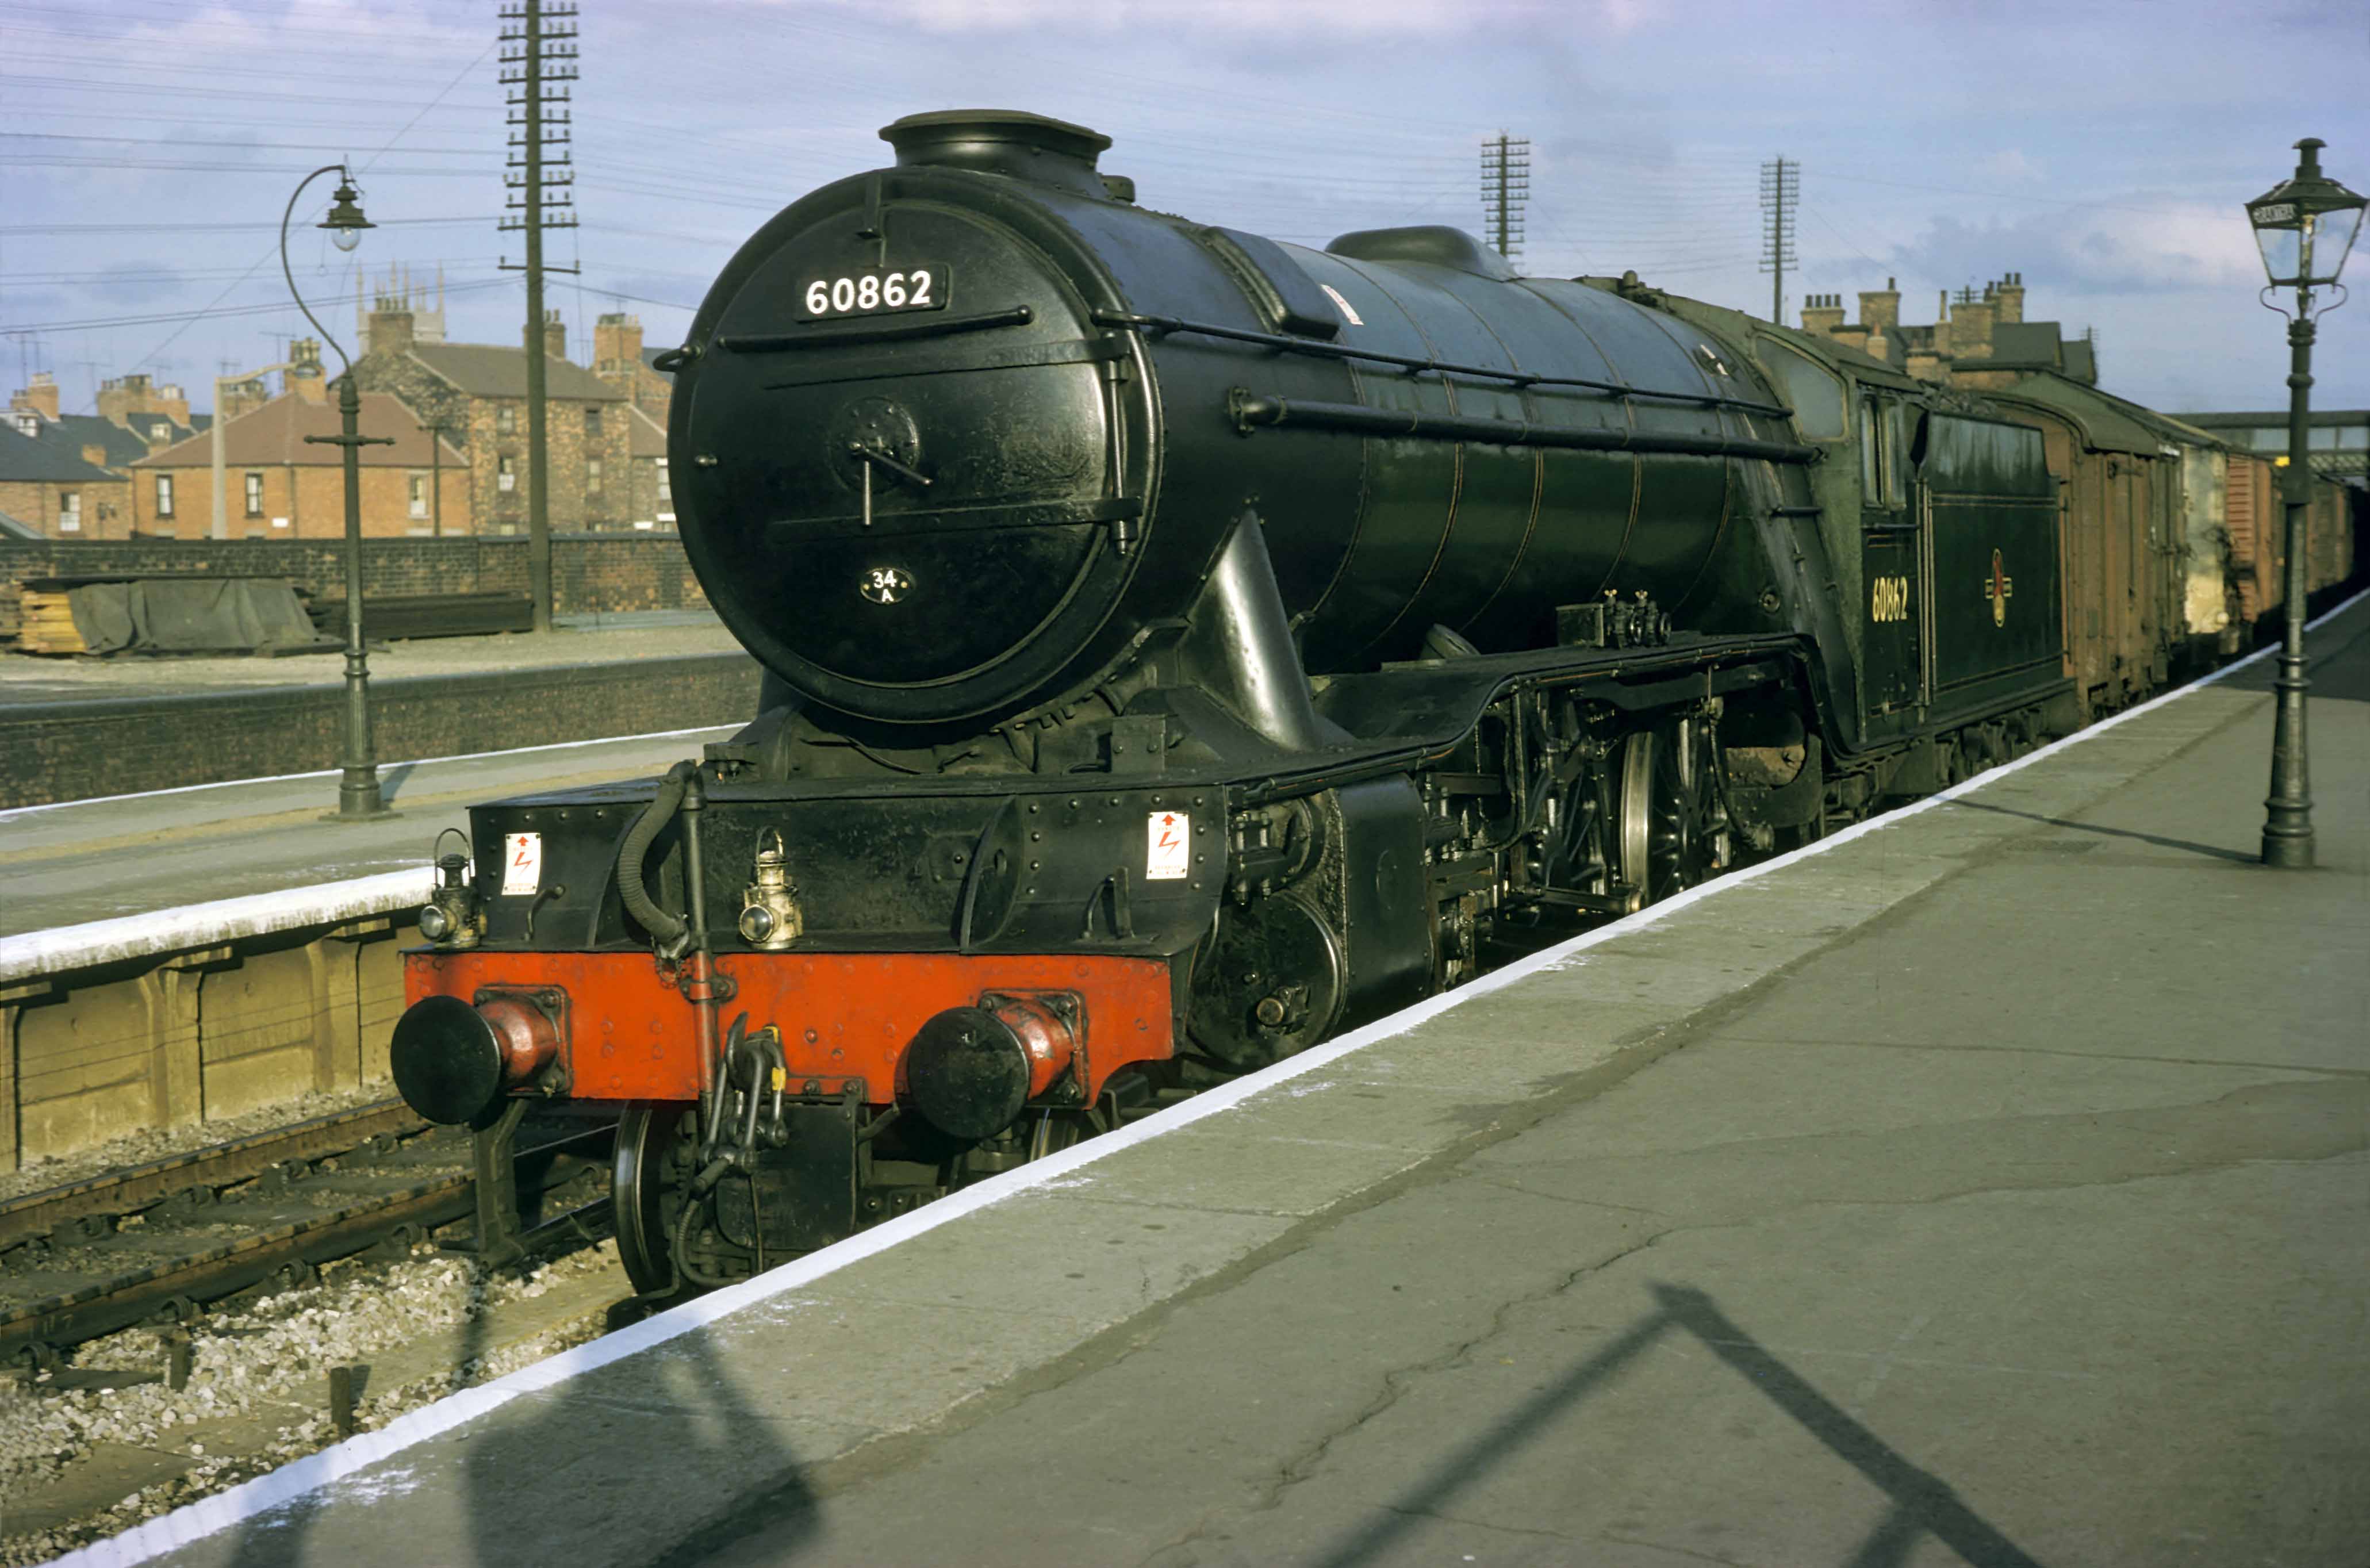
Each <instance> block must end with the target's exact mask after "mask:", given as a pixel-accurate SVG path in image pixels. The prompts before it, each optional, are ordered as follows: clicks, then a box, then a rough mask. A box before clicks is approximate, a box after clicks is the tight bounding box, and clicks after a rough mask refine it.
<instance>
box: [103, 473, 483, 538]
mask: <svg viewBox="0 0 2370 1568" xmlns="http://www.w3.org/2000/svg"><path fill="white" fill-rule="evenodd" d="M134 472H135V475H136V477H135V478H133V480H132V517H133V523H132V525H133V526H134V527H136V528H138V529H139V530H140V531H141V532H142V533H144V534H165V535H170V536H177V537H178V538H182V539H188V540H190V541H192V542H194V541H196V540H197V539H199V538H201V537H203V536H206V535H207V534H209V533H210V532H211V531H212V529H213V515H214V475H213V466H212V465H211V464H191V465H189V466H187V467H172V468H141V469H137V470H135V471H134ZM160 474H162V475H170V476H171V478H172V480H173V511H172V514H171V515H170V516H167V515H165V514H163V513H159V512H158V510H157V505H156V502H157V489H156V478H157V476H158V475H160ZM249 474H253V475H255V476H257V477H258V478H260V479H261V480H262V481H263V494H262V505H261V507H260V508H259V510H257V511H256V512H254V513H248V511H247V476H248V475H249ZM414 475H417V476H418V478H419V479H420V496H421V501H422V504H423V506H424V507H425V508H426V513H425V514H423V515H422V516H420V517H416V518H415V517H413V516H412V515H411V480H412V478H413V476H414ZM357 477H358V478H360V479H361V481H362V533H363V534H364V536H370V537H378V536H406V535H409V534H411V533H412V532H413V531H414V530H418V531H420V532H422V533H425V532H427V531H428V529H429V528H430V527H431V526H432V525H433V513H434V510H435V509H434V507H433V506H432V504H429V502H428V493H427V492H428V486H429V484H430V482H431V478H434V477H435V475H434V471H433V470H432V469H431V468H426V467H422V468H416V469H415V468H391V467H381V466H378V465H366V466H364V467H362V468H360V469H359V470H358V476H357ZM442 479H443V490H444V519H443V521H444V530H445V532H446V533H448V534H466V533H468V532H469V531H470V528H469V483H468V475H467V474H466V472H464V471H463V470H462V469H459V468H456V467H451V466H449V465H448V466H447V467H445V468H444V470H443V476H442ZM223 501H224V505H225V506H226V507H227V508H228V509H229V513H230V519H229V521H230V532H231V534H232V535H233V536H235V537H238V538H244V539H268V540H274V541H277V540H284V539H342V538H344V537H345V536H346V476H345V470H344V469H343V468H342V467H328V466H326V465H321V464H307V465H301V466H300V465H296V464H289V463H274V464H268V465H266V466H264V467H231V468H228V469H226V470H225V471H224V475H223Z"/></svg>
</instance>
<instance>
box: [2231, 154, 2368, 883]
mask: <svg viewBox="0 0 2370 1568" xmlns="http://www.w3.org/2000/svg"><path fill="white" fill-rule="evenodd" d="M2324 145H2326V144H2325V143H2323V142H2322V141H2321V140H2320V138H2319V137H2318V136H2307V137H2306V138H2305V139H2304V140H2303V141H2301V142H2298V143H2297V144H2296V151H2297V153H2298V154H2300V155H2301V156H2299V157H2298V158H2297V159H2296V170H2295V175H2293V176H2292V177H2291V178H2289V179H2285V180H2284V181H2282V182H2281V183H2280V184H2278V185H2276V186H2274V187H2273V188H2272V189H2271V190H2267V191H2265V192H2264V193H2263V194H2262V195H2261V196H2258V197H2256V198H2255V199H2254V200H2253V201H2251V202H2248V203H2247V221H2248V223H2249V224H2251V225H2254V230H2255V244H2256V245H2257V246H2258V247H2259V248H2261V250H2262V253H2263V272H2264V275H2265V276H2266V277H2268V278H2270V279H2271V283H2270V285H2269V286H2268V287H2266V288H2265V289H2264V290H2263V294H2262V300H2263V305H2264V307H2265V308H2266V309H2270V310H2276V311H2278V312H2279V313H2280V314H2281V315H2283V316H2286V317H2288V466H2287V471H2286V473H2285V475H2284V486H2283V493H2282V500H2283V501H2284V502H2285V503H2286V508H2287V565H2286V574H2285V575H2286V582H2285V584H2284V587H2283V589H2282V590H2281V592H2282V595H2283V598H2284V606H2283V607H2284V611H2285V619H2286V627H2285V629H2284V635H2283V637H2282V639H2281V642H2280V674H2279V678H2278V679H2277V680H2275V681H2274V682H2272V686H2273V689H2274V690H2276V691H2277V692H2278V694H2279V696H2278V706H2277V707H2276V709H2274V714H2275V717H2274V719H2273V725H2272V792H2271V795H2270V797H2269V798H2268V799H2266V800H2265V801H2264V802H2263V806H2264V817H2263V864H2265V865H2267V866H2282V867H2287V868H2290V869H2294V870H2303V869H2305V868H2307V867H2309V866H2311V864H2312V860H2313V834H2312V775H2311V766H2310V760H2309V757H2308V755H2307V751H2306V748H2305V725H2304V695H2305V688H2306V686H2307V681H2306V679H2305V656H2304V611H2305V604H2304V599H2305V581H2306V577H2305V556H2306V549H2307V544H2306V521H2305V520H2306V510H2307V507H2308V506H2309V505H2310V503H2311V500H2312V459H2311V447H2310V445H2309V444H2308V438H2309V435H2310V432H2309V430H2308V429H2307V424H2308V422H2309V421H2308V417H2307V416H2308V415H2309V413H2310V409H2311V404H2312V340H2313V335H2314V330H2315V329H2314V326H2313V317H2315V316H2316V315H2317V314H2318V313H2320V312H2322V311H2328V310H2334V309H2336V308H2337V307H2338V306H2341V305H2343V304H2344V303H2345V291H2344V290H2343V289H2342V288H2340V287H2339V286H2338V282H2337V274H2338V273H2339V272H2341V271H2343V270H2344V267H2345V256H2346V252H2347V251H2349V250H2351V249H2352V248H2353V235H2354V231H2355V230H2356V229H2358V228H2359V227H2360V226H2361V224H2362V208H2363V200H2362V198H2361V197H2359V196H2357V195H2355V194H2354V193H2353V191H2351V190H2347V189H2345V187H2343V186H2342V185H2340V184H2338V183H2337V181H2335V180H2333V179H2330V178H2329V177H2328V176H2326V175H2324V174H2322V173H2321V172H2320V149H2321V148H2322V147H2323V146H2324ZM2284 289H2293V290H2295V311H2294V313H2293V314H2291V313H2290V312H2289V310H2288V307H2287V306H2286V305H2285V304H2284V302H2283V301H2282V299H2281V297H2280V295H2281V291H2282V290H2284ZM2316 291H2318V294H2319V295H2320V297H2318V298H2316V297H2315V294H2316ZM2332 296H2333V297H2332Z"/></svg>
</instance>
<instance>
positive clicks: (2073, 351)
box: [2062, 338, 2099, 382]
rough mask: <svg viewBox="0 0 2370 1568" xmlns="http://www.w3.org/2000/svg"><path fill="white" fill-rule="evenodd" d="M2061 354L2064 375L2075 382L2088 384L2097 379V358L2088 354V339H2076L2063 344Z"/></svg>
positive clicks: (2090, 353) (2092, 354)
mask: <svg viewBox="0 0 2370 1568" xmlns="http://www.w3.org/2000/svg"><path fill="white" fill-rule="evenodd" d="M2062 352H2064V353H2065V374H2066V375H2070V376H2072V377H2073V378H2074V379H2075V380H2077V381H2083V382H2090V381H2096V380H2098V379H2099V357H2098V355H2096V354H2094V353H2092V352H2090V343H2089V340H2088V339H2086V338H2077V339H2075V340H2073V341H2072V342H2070V343H2067V344H2065V347H2064V349H2063V351H2062Z"/></svg>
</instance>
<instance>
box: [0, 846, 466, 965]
mask: <svg viewBox="0 0 2370 1568" xmlns="http://www.w3.org/2000/svg"><path fill="white" fill-rule="evenodd" d="M434 882H435V878H434V875H433V873H432V872H431V870H430V869H429V868H428V867H426V866H415V867H413V868H411V869H410V870H401V871H381V872H380V873H379V874H378V875H376V876H370V877H355V878H353V879H351V881H348V882H314V883H312V884H311V885H309V886H306V887H289V888H281V889H279V890H277V891H275V892H271V893H252V894H246V895H245V896H243V897H239V898H222V899H216V900H214V901H213V903H211V904H185V905H181V906H180V907H178V908H177V909H155V910H150V911H148V912H146V913H144V914H140V915H119V916H117V917H114V918H113V919H109V920H90V921H86V922H85V923H84V924H82V925H79V926H57V927H52V928H51V929H49V930H46V931H27V932H25V933H24V934H22V935H21V936H14V937H0V984H6V982H8V981H11V980H25V979H30V978H34V977H36V976H39V975H43V974H65V973H68V972H70V971H73V970H76V969H88V968H92V967H94V966H96V965H98V964H102V963H118V962H120V961H121V960H124V959H130V958H151V957H154V956H155V955H156V954H157V953H162V952H182V951H188V950H189V949H191V948H201V947H213V946H214V945H215V944H217V943H220V942H227V941H235V940H238V939H239V938H241V937H257V936H265V935H268V934H270V933H271V932H273V931H291V930H295V929H297V928H300V927H304V926H326V925H332V924H335V923H336V922H338V921H339V920H352V919H357V918H360V917H363V916H368V915H387V914H392V913H394V912H396V911H397V910H401V909H407V908H411V907H416V906H417V905H421V904H424V903H426V902H427V899H428V894H429V892H430V890H431V887H432V886H433V885H434Z"/></svg>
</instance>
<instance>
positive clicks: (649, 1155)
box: [609, 1104, 699, 1296]
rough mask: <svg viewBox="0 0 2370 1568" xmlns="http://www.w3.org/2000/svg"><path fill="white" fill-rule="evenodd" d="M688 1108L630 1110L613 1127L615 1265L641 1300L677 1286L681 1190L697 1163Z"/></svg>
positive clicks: (695, 1129)
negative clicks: (621, 1267) (620, 1265)
mask: <svg viewBox="0 0 2370 1568" xmlns="http://www.w3.org/2000/svg"><path fill="white" fill-rule="evenodd" d="M693 1110H694V1108H693V1107H691V1106H689V1105H677V1104H648V1105H635V1106H631V1107H629V1108H628V1109H627V1112H626V1114H625V1116H624V1118H623V1119H622V1120H620V1121H619V1122H618V1124H617V1144H616V1148H617V1153H616V1166H615V1170H614V1172H613V1181H612V1184H611V1186H610V1189H609V1191H610V1201H611V1206H612V1208H613V1209H614V1210H615V1212H616V1224H617V1261H618V1262H621V1263H623V1264H624V1265H625V1268H626V1277H627V1279H630V1280H632V1281H633V1282H634V1289H635V1290H637V1291H638V1292H639V1293H640V1294H642V1295H644V1296H650V1295H654V1294H656V1293H657V1292H659V1291H662V1290H668V1289H672V1288H673V1286H675V1285H676V1284H677V1283H678V1280H677V1275H676V1274H675V1269H674V1263H673V1247H674V1241H673V1237H674V1227H675V1222H676V1221H677V1220H678V1219H680V1218H681V1217H682V1215H683V1193H684V1189H685V1188H686V1187H687V1186H689V1185H690V1182H691V1179H692V1175H693V1170H692V1167H693V1164H694V1162H695V1161H696V1159H697V1158H698V1149H697V1147H696V1145H697V1143H698V1138H699V1118H698V1117H697V1116H696V1115H695V1114H693Z"/></svg>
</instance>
